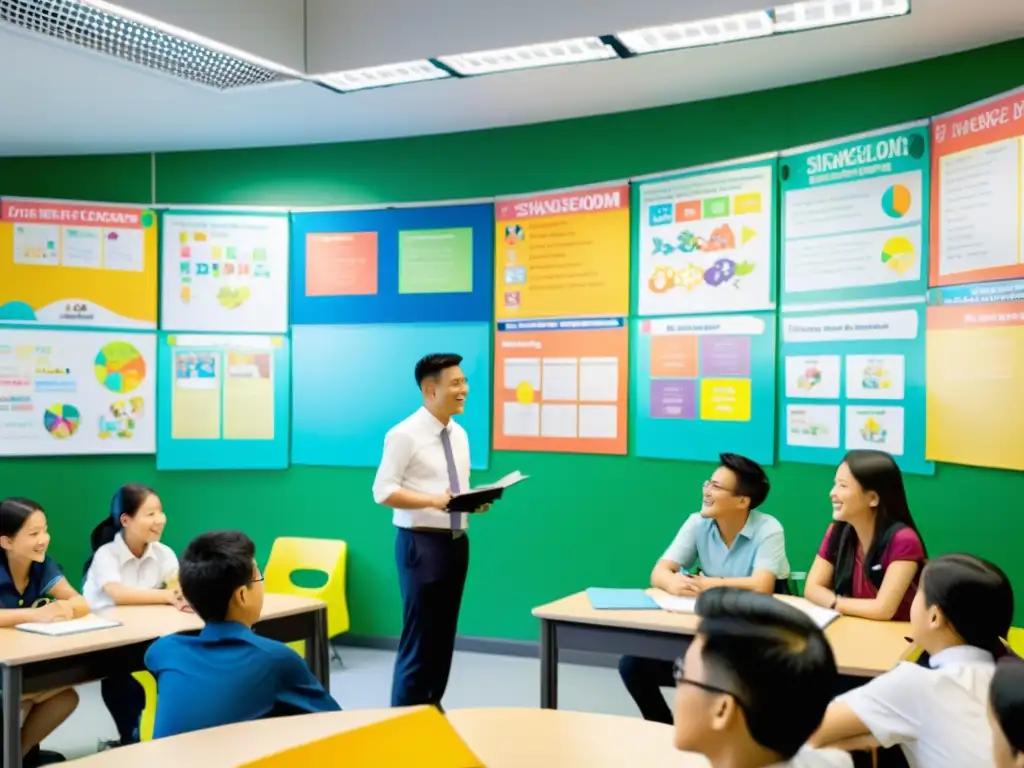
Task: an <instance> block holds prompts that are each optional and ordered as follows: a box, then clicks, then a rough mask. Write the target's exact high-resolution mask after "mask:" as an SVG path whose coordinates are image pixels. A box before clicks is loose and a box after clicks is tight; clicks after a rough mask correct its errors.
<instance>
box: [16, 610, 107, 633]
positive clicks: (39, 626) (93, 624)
mask: <svg viewBox="0 0 1024 768" xmlns="http://www.w3.org/2000/svg"><path fill="white" fill-rule="evenodd" d="M119 626H121V622H119V621H114V620H113V619H103V618H100V617H99V616H97V615H96V614H94V613H90V614H89V615H87V616H83V617H82V618H80V619H69V620H67V621H54V622H43V621H30V622H27V623H25V624H17V625H16V627H17V629H20V630H23V631H25V632H34V633H36V634H37V635H51V636H53V637H60V636H63V635H77V634H78V633H79V632H93V631H95V630H97V629H111V628H113V627H119Z"/></svg>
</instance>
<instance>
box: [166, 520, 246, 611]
mask: <svg viewBox="0 0 1024 768" xmlns="http://www.w3.org/2000/svg"><path fill="white" fill-rule="evenodd" d="M255 556H256V546H255V545H254V544H253V543H252V539H250V538H249V537H248V536H246V535H245V534H244V533H242V532H241V531H210V532H209V533H202V534H200V535H199V536H196V537H195V538H194V539H192V541H191V542H189V545H188V546H187V547H185V551H184V552H183V553H182V555H181V561H180V562H179V564H178V580H179V581H180V583H181V591H182V594H184V595H185V599H186V600H188V602H189V604H190V605H191V606H192V607H193V608H194V609H195V611H196V613H198V614H199V617H200V618H201V619H202V620H203V621H205V622H217V621H224V620H225V619H226V618H227V614H228V605H230V603H231V596H232V595H233V594H235V590H237V589H238V588H239V587H244V586H246V585H248V584H250V583H252V568H253V558H255Z"/></svg>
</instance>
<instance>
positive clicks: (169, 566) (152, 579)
mask: <svg viewBox="0 0 1024 768" xmlns="http://www.w3.org/2000/svg"><path fill="white" fill-rule="evenodd" d="M177 572H178V558H177V557H175V556H174V551H173V550H172V549H171V548H170V547H168V546H167V545H166V544H161V543H160V542H159V541H154V542H152V543H151V544H148V545H147V546H146V551H145V552H143V553H142V557H135V555H133V554H132V551H131V550H130V549H128V545H127V544H125V543H124V537H123V536H122V535H121V534H120V533H119V534H117V536H115V537H114V540H113V541H112V542H110V543H109V544H104V545H103V546H102V547H100V548H99V549H97V550H96V554H95V555H94V556H93V559H92V565H90V566H89V572H88V573H87V574H86V575H85V587H84V588H83V590H82V596H83V597H84V598H85V599H86V602H88V603H89V607H90V608H92V609H93V610H94V611H96V610H99V609H101V608H109V607H110V606H112V605H114V601H113V599H112V598H111V597H110V595H108V594H107V593H106V592H105V591H104V590H103V588H104V587H105V586H106V585H107V584H111V583H114V582H116V583H118V584H123V585H124V586H126V587H132V588H133V589H162V588H163V587H164V586H165V585H166V584H167V582H168V581H169V580H170V579H171V578H173V577H174V575H175V574H177Z"/></svg>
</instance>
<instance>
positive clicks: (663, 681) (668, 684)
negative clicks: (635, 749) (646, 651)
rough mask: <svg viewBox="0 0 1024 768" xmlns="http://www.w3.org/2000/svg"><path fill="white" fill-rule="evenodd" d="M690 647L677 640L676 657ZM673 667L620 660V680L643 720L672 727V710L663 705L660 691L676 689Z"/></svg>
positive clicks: (664, 663)
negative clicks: (677, 649)
mask: <svg viewBox="0 0 1024 768" xmlns="http://www.w3.org/2000/svg"><path fill="white" fill-rule="evenodd" d="M689 647H690V639H689V638H680V643H679V655H680V656H683V655H684V654H685V653H686V649H687V648H689ZM674 666H675V665H674V663H673V662H671V661H661V660H660V659H645V658H643V657H641V656H623V657H622V658H620V659H619V677H621V678H622V682H623V684H624V685H625V686H626V690H627V691H629V695H630V696H632V697H633V701H635V702H636V705H637V707H638V708H639V709H640V714H641V715H642V716H643V718H644V720H650V721H652V722H655V723H665V724H667V725H672V723H673V717H672V710H671V709H669V707H668V704H666V703H665V697H664V696H663V695H662V693H661V689H662V688H675V685H676V681H675V676H674V675H673V667H674Z"/></svg>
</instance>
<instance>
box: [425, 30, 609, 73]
mask: <svg viewBox="0 0 1024 768" xmlns="http://www.w3.org/2000/svg"><path fill="white" fill-rule="evenodd" d="M618 55H619V54H618V53H616V52H615V49H614V48H612V47H611V46H610V45H608V44H607V43H605V42H604V41H602V40H601V38H599V37H579V38H576V39H574V40H558V41H556V42H553V43H538V44H537V45H521V46H517V47H515V48H498V49H496V50H493V51H476V52H475V53H462V54H459V55H458V56H439V57H438V58H437V60H438V61H439V62H441V63H442V64H444V65H445V66H446V67H448V68H449V69H451V70H452V71H453V72H457V73H458V74H460V75H465V76H472V75H489V74H493V73H495V72H511V71H513V70H517V69H533V68H535V67H549V66H554V65H558V64H582V63H583V62H587V61H602V60H604V59H614V58H618Z"/></svg>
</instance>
